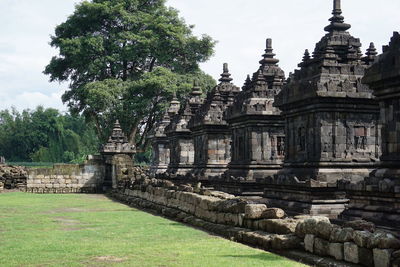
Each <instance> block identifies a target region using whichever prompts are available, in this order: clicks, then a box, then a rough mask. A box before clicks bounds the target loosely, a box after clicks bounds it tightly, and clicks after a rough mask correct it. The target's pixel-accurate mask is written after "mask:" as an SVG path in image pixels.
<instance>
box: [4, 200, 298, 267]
mask: <svg viewBox="0 0 400 267" xmlns="http://www.w3.org/2000/svg"><path fill="white" fill-rule="evenodd" d="M0 266H157V267H162V266H185V267H186V266H218V267H220V266H279V267H281V266H282V267H283V266H302V265H301V264H298V263H296V262H292V261H289V260H287V259H285V258H281V257H279V256H276V255H274V254H270V253H267V252H264V251H262V250H258V249H254V248H250V247H247V246H244V245H241V244H238V243H234V242H230V241H228V240H225V239H223V238H219V237H216V236H213V235H210V234H207V233H205V232H203V231H200V230H196V229H193V228H190V227H188V226H186V225H183V224H180V223H177V222H174V221H170V220H167V219H164V218H162V217H158V216H154V215H151V214H148V213H145V212H142V211H139V210H136V209H133V208H130V207H128V206H126V205H122V204H120V203H116V202H113V201H111V200H109V199H108V198H106V197H105V196H102V195H33V194H25V193H6V194H0Z"/></svg>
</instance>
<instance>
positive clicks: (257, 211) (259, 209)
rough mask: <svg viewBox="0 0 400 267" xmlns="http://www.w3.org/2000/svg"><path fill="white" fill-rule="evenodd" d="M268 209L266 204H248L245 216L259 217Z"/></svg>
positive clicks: (250, 217)
mask: <svg viewBox="0 0 400 267" xmlns="http://www.w3.org/2000/svg"><path fill="white" fill-rule="evenodd" d="M266 209H267V206H266V205H264V204H247V205H246V206H245V212H244V213H245V217H246V218H247V219H259V218H261V216H262V214H263V212H264V211H265V210H266Z"/></svg>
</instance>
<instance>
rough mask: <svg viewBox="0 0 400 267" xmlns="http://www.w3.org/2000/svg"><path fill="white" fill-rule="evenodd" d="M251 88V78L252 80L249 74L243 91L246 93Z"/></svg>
mask: <svg viewBox="0 0 400 267" xmlns="http://www.w3.org/2000/svg"><path fill="white" fill-rule="evenodd" d="M250 86H251V78H250V75H249V74H247V78H246V81H245V82H244V85H243V87H242V89H243V91H246V90H247V89H249V88H250Z"/></svg>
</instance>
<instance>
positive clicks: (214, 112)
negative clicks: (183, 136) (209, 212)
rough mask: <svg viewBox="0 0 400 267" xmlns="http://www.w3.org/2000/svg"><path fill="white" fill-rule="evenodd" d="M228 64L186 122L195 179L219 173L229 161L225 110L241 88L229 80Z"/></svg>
mask: <svg viewBox="0 0 400 267" xmlns="http://www.w3.org/2000/svg"><path fill="white" fill-rule="evenodd" d="M230 76H231V74H230V73H229V70H228V64H224V71H223V73H222V74H221V79H220V80H219V81H220V84H219V85H217V86H216V87H215V88H214V89H213V90H212V91H211V92H209V93H208V94H207V98H206V100H205V102H204V104H203V105H202V106H201V107H200V109H199V110H198V112H197V114H196V116H194V117H193V118H192V119H191V120H190V122H189V129H190V130H191V131H192V133H193V138H194V148H195V156H194V169H193V172H192V175H193V176H194V177H196V178H198V179H205V180H207V179H209V178H210V177H215V176H220V175H221V174H223V173H224V172H225V171H226V170H227V166H228V163H229V162H230V161H231V138H232V135H231V131H230V129H229V126H228V123H227V122H226V120H225V117H224V112H225V110H226V109H227V108H228V107H229V106H231V105H232V103H233V100H234V98H235V96H236V95H237V94H238V93H239V92H240V88H239V87H237V86H235V85H233V84H232V83H231V81H232V78H230Z"/></svg>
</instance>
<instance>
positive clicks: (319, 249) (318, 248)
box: [314, 237, 329, 256]
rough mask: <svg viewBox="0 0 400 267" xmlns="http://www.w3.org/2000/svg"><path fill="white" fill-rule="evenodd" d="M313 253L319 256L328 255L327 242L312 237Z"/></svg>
mask: <svg viewBox="0 0 400 267" xmlns="http://www.w3.org/2000/svg"><path fill="white" fill-rule="evenodd" d="M314 253H315V254H317V255H320V256H325V255H329V242H328V241H326V240H324V239H322V238H319V237H316V238H315V239H314Z"/></svg>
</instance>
